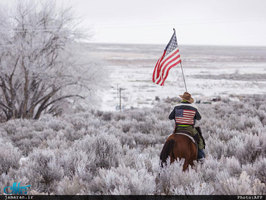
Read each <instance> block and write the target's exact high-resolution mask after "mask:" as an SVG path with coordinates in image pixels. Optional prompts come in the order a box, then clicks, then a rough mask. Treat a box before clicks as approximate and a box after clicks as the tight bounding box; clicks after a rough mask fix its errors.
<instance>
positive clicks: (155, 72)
mask: <svg viewBox="0 0 266 200" xmlns="http://www.w3.org/2000/svg"><path fill="white" fill-rule="evenodd" d="M164 54H165V53H164ZM164 54H163V55H162V57H161V58H159V59H158V61H157V63H156V65H155V68H154V71H153V75H152V81H153V82H154V83H155V78H158V74H159V73H158V71H159V68H158V67H159V65H160V62H161V60H162V59H163V57H164Z"/></svg>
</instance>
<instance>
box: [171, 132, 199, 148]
mask: <svg viewBox="0 0 266 200" xmlns="http://www.w3.org/2000/svg"><path fill="white" fill-rule="evenodd" d="M174 133H175V134H178V135H185V136H187V137H189V138H190V139H191V140H192V142H193V143H195V144H196V145H197V147H198V146H199V141H200V136H199V134H196V135H194V136H193V135H192V134H191V133H190V132H189V131H186V130H176V129H175V131H174Z"/></svg>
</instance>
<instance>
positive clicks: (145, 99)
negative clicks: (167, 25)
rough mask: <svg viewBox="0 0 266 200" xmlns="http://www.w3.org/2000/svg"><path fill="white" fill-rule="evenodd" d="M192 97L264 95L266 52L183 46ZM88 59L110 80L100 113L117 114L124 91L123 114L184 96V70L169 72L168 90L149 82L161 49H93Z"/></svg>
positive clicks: (94, 46) (106, 46) (112, 46)
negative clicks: (98, 62)
mask: <svg viewBox="0 0 266 200" xmlns="http://www.w3.org/2000/svg"><path fill="white" fill-rule="evenodd" d="M179 48H180V53H181V59H182V60H183V69H184V73H185V77H186V81H187V88H188V91H189V92H190V93H191V94H192V95H193V96H194V97H195V98H196V100H206V99H207V100H208V99H210V98H214V97H217V96H221V97H223V96H225V97H226V96H228V95H230V94H233V95H244V94H265V93H266V47H219V46H217V47H215V46H180V47H179ZM86 49H88V53H90V55H93V56H94V57H97V58H98V59H100V60H102V61H105V63H104V67H105V72H106V73H107V74H108V75H109V79H108V83H109V84H107V85H106V90H105V91H104V92H102V93H100V94H98V95H99V96H101V98H102V104H101V108H100V109H101V110H110V111H112V110H115V109H116V107H117V105H118V103H119V98H118V91H117V88H120V87H121V88H123V89H124V90H123V91H122V105H123V106H124V108H130V107H147V106H149V107H150V106H152V105H153V104H154V100H155V97H156V96H158V97H159V98H161V99H162V98H167V97H176V96H178V95H179V94H183V92H184V90H185V89H184V83H183V79H182V73H181V68H180V67H175V68H173V69H172V70H171V71H170V74H169V76H168V79H167V80H166V83H165V86H163V87H161V86H158V85H156V84H154V83H153V82H152V81H151V77H152V73H153V69H154V66H155V63H156V61H157V59H158V58H159V57H160V56H161V54H162V52H163V49H164V46H162V45H118V44H89V45H87V48H86Z"/></svg>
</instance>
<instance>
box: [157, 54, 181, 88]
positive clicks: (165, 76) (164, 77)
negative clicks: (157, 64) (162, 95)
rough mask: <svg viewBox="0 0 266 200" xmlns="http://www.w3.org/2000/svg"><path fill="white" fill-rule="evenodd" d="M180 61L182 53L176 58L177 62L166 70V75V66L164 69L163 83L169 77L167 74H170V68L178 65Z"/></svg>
mask: <svg viewBox="0 0 266 200" xmlns="http://www.w3.org/2000/svg"><path fill="white" fill-rule="evenodd" d="M179 63H180V55H178V57H177V59H175V62H174V63H173V64H172V65H170V66H169V67H168V69H167V70H166V74H165V75H164V71H165V69H166V68H165V69H164V70H163V75H162V77H163V79H162V83H161V85H163V84H164V82H165V80H166V78H167V76H168V74H169V71H170V69H172V68H173V67H174V66H176V65H177V64H179Z"/></svg>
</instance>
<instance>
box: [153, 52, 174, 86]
mask: <svg viewBox="0 0 266 200" xmlns="http://www.w3.org/2000/svg"><path fill="white" fill-rule="evenodd" d="M178 56H179V54H177V55H176V54H173V57H171V59H170V60H167V62H164V64H162V66H161V70H160V76H159V77H158V78H157V80H156V83H157V84H159V82H160V80H162V78H163V74H164V71H165V68H166V67H167V66H168V65H169V64H170V63H171V62H173V61H174V60H175V59H176V58H177V57H178Z"/></svg>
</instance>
